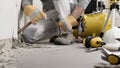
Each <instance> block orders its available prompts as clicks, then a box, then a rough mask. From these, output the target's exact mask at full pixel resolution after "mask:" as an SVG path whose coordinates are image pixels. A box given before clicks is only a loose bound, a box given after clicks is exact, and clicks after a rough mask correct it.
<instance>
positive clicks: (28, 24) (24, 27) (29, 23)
mask: <svg viewBox="0 0 120 68" xmlns="http://www.w3.org/2000/svg"><path fill="white" fill-rule="evenodd" d="M31 24H32V23H31V21H30V22H28V23H27V24H25V25H24V26H23V27H22V28H21V29H19V30H18V34H19V33H21V32H22V31H24V30H25V29H26V28H27V27H28V26H30V25H31Z"/></svg>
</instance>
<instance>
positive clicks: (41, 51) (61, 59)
mask: <svg viewBox="0 0 120 68" xmlns="http://www.w3.org/2000/svg"><path fill="white" fill-rule="evenodd" d="M119 22H120V17H119V14H117V13H116V23H115V25H116V26H120V23H119ZM39 45H40V46H41V45H43V47H42V48H30V49H29V48H28V49H24V51H23V52H22V54H20V55H19V56H17V57H16V59H17V62H15V63H14V64H15V66H16V68H94V65H96V64H98V63H107V62H105V61H103V60H102V59H101V55H102V53H101V51H100V50H98V51H94V52H86V49H85V48H84V47H83V45H82V44H78V43H74V44H72V45H67V46H56V45H53V44H49V43H47V44H39ZM44 45H45V46H48V47H44ZM107 64H108V63H107Z"/></svg>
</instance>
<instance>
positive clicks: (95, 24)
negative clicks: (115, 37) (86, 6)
mask: <svg viewBox="0 0 120 68" xmlns="http://www.w3.org/2000/svg"><path fill="white" fill-rule="evenodd" d="M106 18H107V15H106V14H105V13H102V12H98V13H92V14H85V15H84V17H83V23H84V24H85V28H84V29H85V31H84V32H83V33H82V34H81V37H83V38H84V37H87V36H91V35H92V36H93V35H94V36H99V35H100V32H101V31H102V28H103V26H104V23H105V20H106ZM110 28H111V19H109V20H108V24H107V26H106V28H105V31H107V30H108V29H110Z"/></svg>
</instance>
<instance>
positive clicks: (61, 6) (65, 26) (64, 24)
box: [53, 0, 90, 45]
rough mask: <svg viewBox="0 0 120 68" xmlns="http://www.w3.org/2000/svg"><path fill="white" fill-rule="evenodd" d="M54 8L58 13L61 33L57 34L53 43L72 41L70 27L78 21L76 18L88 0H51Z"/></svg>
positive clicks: (63, 43)
mask: <svg viewBox="0 0 120 68" xmlns="http://www.w3.org/2000/svg"><path fill="white" fill-rule="evenodd" d="M53 2H54V5H55V9H56V11H57V12H58V13H59V18H60V21H59V22H58V26H59V27H60V31H61V35H60V36H58V37H57V38H56V39H55V41H54V43H55V44H58V45H68V44H71V43H72V42H74V37H73V35H72V32H73V31H72V27H74V26H77V25H78V24H79V23H78V22H77V19H78V18H79V17H80V16H81V14H82V13H83V11H84V10H85V9H86V8H87V6H88V4H89V2H90V0H53Z"/></svg>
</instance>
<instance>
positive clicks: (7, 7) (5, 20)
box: [0, 0, 18, 40]
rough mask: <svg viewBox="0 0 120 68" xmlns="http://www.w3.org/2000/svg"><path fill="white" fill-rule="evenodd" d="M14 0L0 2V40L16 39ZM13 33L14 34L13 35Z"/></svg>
mask: <svg viewBox="0 0 120 68" xmlns="http://www.w3.org/2000/svg"><path fill="white" fill-rule="evenodd" d="M16 7H17V5H16V0H1V2H0V40H1V39H8V38H12V35H13V36H14V37H17V24H18V12H17V8H16ZM13 33H14V34H13Z"/></svg>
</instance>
